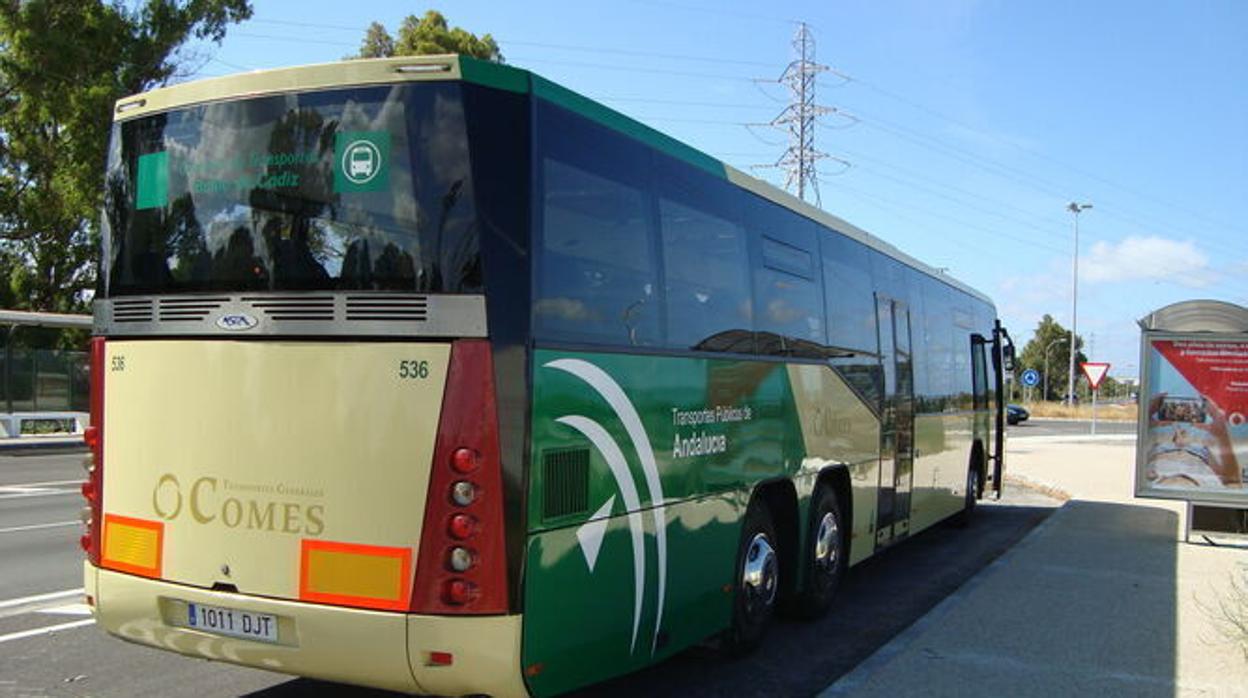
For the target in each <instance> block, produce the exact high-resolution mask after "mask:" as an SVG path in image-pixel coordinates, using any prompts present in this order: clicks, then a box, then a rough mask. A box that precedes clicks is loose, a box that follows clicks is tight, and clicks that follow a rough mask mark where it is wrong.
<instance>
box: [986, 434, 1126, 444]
mask: <svg viewBox="0 0 1248 698" xmlns="http://www.w3.org/2000/svg"><path fill="white" fill-rule="evenodd" d="M1119 441H1135V434H1095V435H1094V434H1053V435H1047V436H1023V435H1019V434H1013V433H1011V434H1010V436H1009V438H1008V439H1006V443H1015V442H1025V443H1041V444H1051V443H1070V444H1080V443H1098V442H1119Z"/></svg>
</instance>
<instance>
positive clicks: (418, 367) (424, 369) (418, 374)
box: [399, 361, 429, 380]
mask: <svg viewBox="0 0 1248 698" xmlns="http://www.w3.org/2000/svg"><path fill="white" fill-rule="evenodd" d="M428 377H429V362H428V361H400V362H399V378H415V379H417V380H421V379H424V378H428Z"/></svg>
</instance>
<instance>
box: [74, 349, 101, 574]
mask: <svg viewBox="0 0 1248 698" xmlns="http://www.w3.org/2000/svg"><path fill="white" fill-rule="evenodd" d="M104 348H105V345H104V338H103V337H92V338H91V364H90V372H91V376H90V380H91V401H90V404H91V425H90V426H88V427H87V428H86V430H84V432H83V435H82V436H83V442H84V443H85V444H86V446H87V448H88V449H89V450H90V451H91V454H90V455H89V456H88V459H89V463H90V465H89V466H88V470H87V480H86V482H84V483H82V496H83V497H85V498H86V500H87V506H88V508H89V509H90V510H91V515H90V517H89V521H88V522H87V524H86V526H87V528H86V531H84V532H83V534H82V539H81V540H80V543H81V544H82V549H83V550H84V551H85V552H86V553H87V560H88V561H89V562H90V563H91V564H92V565H95V566H97V567H98V566H99V565H100V532H101V531H102V530H103V527H104V355H105V351H104Z"/></svg>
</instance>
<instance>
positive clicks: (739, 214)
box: [82, 56, 1012, 696]
mask: <svg viewBox="0 0 1248 698" xmlns="http://www.w3.org/2000/svg"><path fill="white" fill-rule="evenodd" d="M114 121H115V125H114V128H113V131H112V137H111V143H110V146H109V148H110V149H109V154H108V161H107V170H106V177H105V206H104V211H103V224H102V231H103V236H102V237H103V257H102V261H101V266H100V285H99V291H98V294H97V300H96V303H95V320H94V322H95V327H94V336H93V338H92V341H91V369H92V370H91V381H92V397H91V427H90V430H89V433H88V435H87V443H88V446H89V450H90V455H89V456H88V457H87V463H86V465H87V467H88V471H89V477H88V481H87V483H86V484H85V485H84V494H85V496H86V500H87V504H88V507H87V509H86V510H85V511H84V516H83V518H84V521H85V522H86V531H85V533H84V535H83V536H82V545H83V547H84V549H85V551H86V562H85V568H84V573H85V589H86V594H87V596H88V602H89V605H90V606H91V607H92V609H93V611H94V615H95V618H96V620H97V622H98V624H99V626H100V627H101V628H103V629H104V630H105V631H106V632H108V633H110V634H112V635H115V636H117V637H119V638H121V639H123V640H127V641H130V642H134V643H139V644H142V645H148V646H151V647H156V648H160V649H164V650H170V651H173V652H180V653H182V654H186V655H191V656H194V657H201V658H207V659H212V660H220V661H225V662H233V663H237V664H242V665H247V666H252V667H258V668H261V669H268V670H271V671H277V672H284V673H288V674H294V675H300V676H308V677H316V678H320V679H327V680H332V681H338V682H344V683H351V684H359V685H366V686H373V687H378V688H384V689H392V690H397V691H405V692H409V693H430V694H441V695H463V694H488V695H495V696H512V695H553V694H558V693H562V692H565V691H569V690H573V689H576V688H578V687H582V686H586V685H590V684H593V683H595V682H599V681H602V680H605V679H608V678H610V677H614V676H618V675H621V674H624V673H627V672H631V671H634V670H637V669H639V668H641V667H644V666H647V665H651V664H654V663H656V662H660V661H663V660H664V659H666V658H668V657H671V656H672V655H673V654H675V653H677V652H680V651H682V650H684V649H686V648H689V647H691V646H694V645H698V644H701V643H715V644H718V645H720V646H722V647H724V648H725V649H727V650H730V651H732V652H745V651H748V650H749V649H751V648H752V647H754V646H756V645H758V644H759V643H760V642H761V641H762V640H763V638H764V635H765V633H766V630H767V628H768V626H769V624H770V622H771V621H772V619H773V617H774V616H775V614H776V613H794V614H798V615H804V616H808V617H816V616H818V615H820V614H821V613H823V612H825V611H826V610H827V609H828V607H829V605H830V604H831V602H832V599H833V595H834V592H835V591H836V589H837V586H838V582H839V581H840V580H841V579H842V577H843V575H844V574H845V573H846V570H847V568H849V567H851V566H853V565H856V564H858V563H860V562H862V561H863V560H866V559H867V558H869V557H871V556H872V555H874V554H875V553H877V552H879V551H881V550H884V549H886V548H889V547H890V546H893V545H895V544H896V543H898V542H900V541H904V540H905V539H907V538H909V537H911V536H913V535H915V534H916V533H918V532H919V531H922V530H924V529H926V528H929V527H930V526H932V525H934V524H936V523H937V522H939V521H942V520H944V519H947V518H950V517H966V516H967V515H969V514H970V513H971V512H972V511H973V509H974V507H975V504H976V500H977V499H979V498H981V497H982V496H984V494H985V491H986V490H987V491H993V490H996V491H999V489H1000V487H1001V484H1002V469H1003V465H1004V463H1003V460H1002V450H1003V449H1002V445H1003V441H1002V439H1003V434H1004V427H1003V424H1002V420H1003V413H1002V409H1003V407H1004V400H1003V395H1002V381H1003V375H1004V373H1003V372H1004V370H1005V369H1007V368H1008V363H1009V356H1010V355H1011V351H1012V350H1011V349H1010V345H1009V341H1008V336H1007V335H1006V334H1005V333H1004V331H1003V330H1002V328H1001V325H1000V323H999V321H998V320H997V318H996V312H995V310H994V307H993V305H992V303H991V301H990V299H989V298H987V297H986V296H985V295H983V294H982V293H979V292H977V291H975V290H973V289H971V288H969V287H968V286H966V285H964V284H962V283H960V282H958V281H956V280H954V279H953V278H951V277H950V276H949V275H947V274H945V273H943V272H941V271H938V270H935V269H932V268H931V267H928V266H926V265H924V264H922V263H920V262H918V261H917V260H915V259H912V258H911V257H909V256H907V255H906V254H904V253H902V252H901V251H899V250H897V249H896V248H894V247H893V246H891V245H889V244H888V243H886V242H884V241H882V240H880V239H878V238H876V237H873V236H872V235H870V234H868V233H866V232H865V231H863V230H860V229H858V228H856V227H854V226H853V225H851V224H849V223H847V222H845V221H843V220H840V219H838V218H835V217H833V216H831V215H829V214H827V213H824V212H823V211H820V210H817V209H815V208H813V207H811V206H809V205H807V204H805V203H803V202H801V201H799V200H797V199H795V198H794V197H792V196H790V195H788V194H785V193H783V192H781V191H780V190H778V189H775V188H773V187H771V186H769V185H767V184H765V183H763V182H760V181H758V180H755V179H753V178H751V177H749V176H746V175H745V174H742V173H741V172H739V171H737V170H735V169H733V168H731V167H729V166H727V165H725V164H724V163H722V162H720V161H718V160H716V159H714V158H711V157H709V156H707V155H705V154H703V153H702V152H699V151H697V150H695V149H693V148H691V147H689V146H687V145H685V144H683V143H681V142H679V141H676V140H675V139H673V138H670V137H668V136H665V135H663V134H662V133H659V132H657V131H655V130H653V129H650V128H648V127H646V126H644V125H642V124H640V123H639V122H637V121H634V120H632V119H630V118H628V117H626V116H624V115H622V114H620V113H617V112H615V111H612V110H611V109H608V108H606V107H604V106H602V105H600V104H598V103H595V102H593V101H591V100H589V99H587V98H585V97H583V96H581V95H579V94H576V93H574V92H572V91H570V90H568V89H566V88H563V87H561V86H559V85H557V84H555V83H553V82H550V81H548V80H546V79H543V78H542V77H540V76H538V75H536V74H533V73H530V72H527V71H524V70H520V69H516V68H512V67H508V66H504V65H498V64H494V63H488V62H481V61H477V60H473V59H470V58H465V57H455V56H433V57H405V58H393V59H379V60H358V61H347V62H340V63H334V64H327V65H314V66H305V67H297V68H290V69H280V70H270V71H263V72H253V73H247V74H243V75H238V76H232V77H224V78H214V79H208V80H203V81H198V82H190V83H186V84H180V85H175V86H170V87H164V88H160V89H155V90H152V91H150V92H147V93H145V94H141V95H138V96H134V97H129V98H125V99H122V100H120V101H119V102H118V103H117V104H116V107H115V114H114Z"/></svg>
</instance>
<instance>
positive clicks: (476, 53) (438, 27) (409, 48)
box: [356, 10, 503, 63]
mask: <svg viewBox="0 0 1248 698" xmlns="http://www.w3.org/2000/svg"><path fill="white" fill-rule="evenodd" d="M440 53H459V54H463V55H465V56H472V57H473V58H480V59H482V60H486V61H494V62H496V63H502V62H503V54H502V53H500V52H499V50H498V43H497V42H495V41H494V37H492V36H490V35H489V34H483V35H482V36H480V37H477V36H476V35H475V34H473V33H471V32H469V31H467V30H465V29H462V28H460V27H454V28H451V27H450V26H449V25H448V24H447V21H446V17H444V16H442V13H441V12H438V11H437V10H429V11H428V12H426V13H425V16H424V17H417V16H416V15H408V16H407V18H406V19H404V20H403V23H402V24H401V25H399V34H398V37H397V38H396V39H391V37H390V34H389V33H388V32H387V31H386V28H385V27H384V26H382V25H381V24H380V23H378V22H373V23H372V24H370V25H368V30H367V31H365V33H364V40H363V42H362V43H361V45H360V53H359V55H358V56H356V58H378V57H382V56H428V55H435V54H440Z"/></svg>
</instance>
